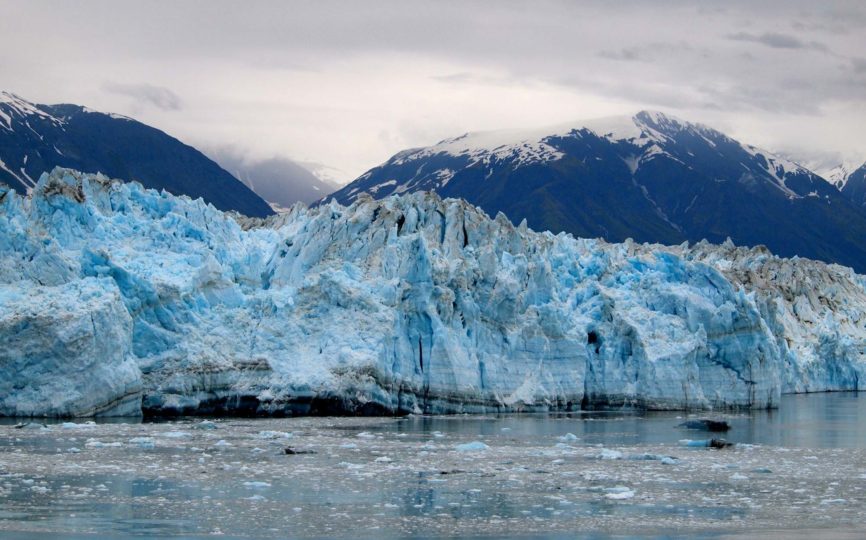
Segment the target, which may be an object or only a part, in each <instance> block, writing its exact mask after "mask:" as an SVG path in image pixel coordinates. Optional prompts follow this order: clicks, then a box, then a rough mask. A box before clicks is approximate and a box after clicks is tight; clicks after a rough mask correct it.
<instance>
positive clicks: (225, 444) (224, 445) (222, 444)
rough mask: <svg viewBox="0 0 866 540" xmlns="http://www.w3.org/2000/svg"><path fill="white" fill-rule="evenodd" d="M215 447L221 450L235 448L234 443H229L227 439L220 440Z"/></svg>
mask: <svg viewBox="0 0 866 540" xmlns="http://www.w3.org/2000/svg"><path fill="white" fill-rule="evenodd" d="M213 445H214V446H216V447H219V448H227V447H229V446H234V445H233V444H232V443H230V442H228V441H227V440H225V439H220V440H218V441H217V442H215V443H214V444H213Z"/></svg>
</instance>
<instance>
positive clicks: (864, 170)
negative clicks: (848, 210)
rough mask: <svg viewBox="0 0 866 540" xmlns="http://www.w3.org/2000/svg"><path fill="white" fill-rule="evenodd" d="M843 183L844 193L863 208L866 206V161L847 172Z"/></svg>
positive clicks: (842, 189)
mask: <svg viewBox="0 0 866 540" xmlns="http://www.w3.org/2000/svg"><path fill="white" fill-rule="evenodd" d="M841 184H842V185H841V188H840V189H841V191H842V194H843V195H845V196H846V197H848V198H849V199H850V200H851V202H853V203H854V204H857V205H859V206H860V207H861V208H866V163H864V164H863V165H861V166H860V167H859V168H857V169H854V170H852V171H851V172H849V173H848V174H846V175H845V176H844V177H843V179H842V182H841Z"/></svg>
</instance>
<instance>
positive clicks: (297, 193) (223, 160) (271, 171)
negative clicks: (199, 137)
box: [210, 151, 340, 208]
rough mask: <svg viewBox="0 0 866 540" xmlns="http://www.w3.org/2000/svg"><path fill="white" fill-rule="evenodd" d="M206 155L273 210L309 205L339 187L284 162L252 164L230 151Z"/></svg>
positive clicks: (253, 162)
mask: <svg viewBox="0 0 866 540" xmlns="http://www.w3.org/2000/svg"><path fill="white" fill-rule="evenodd" d="M210 155H211V157H212V158H213V159H214V161H216V162H217V163H219V164H220V165H221V166H222V167H223V168H224V169H225V170H227V171H229V172H231V173H232V174H233V175H234V176H235V177H236V178H238V179H240V180H241V181H242V182H243V183H244V184H246V186H247V187H249V188H250V189H252V190H253V191H255V192H256V194H258V195H259V196H260V197H261V198H263V199H264V200H266V201H267V202H268V203H270V204H271V206H272V207H275V208H289V207H291V206H292V205H293V204H295V203H296V202H299V201H300V202H302V203H305V204H312V203H314V202H316V201H318V200H319V199H321V198H322V197H324V196H325V195H328V194H330V193H333V192H334V191H336V190H337V189H338V188H339V187H340V186H338V185H336V184H332V183H330V182H328V181H326V180H323V179H321V178H319V177H318V176H316V175H315V174H314V173H313V172H312V171H310V170H309V169H307V168H306V167H304V166H303V165H300V164H299V163H296V162H294V161H292V160H290V159H286V158H279V157H275V158H270V159H265V160H259V161H256V160H250V159H247V158H244V157H243V156H241V155H240V154H238V153H236V152H232V151H213V152H210Z"/></svg>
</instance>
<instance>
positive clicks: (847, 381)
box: [0, 169, 866, 416]
mask: <svg viewBox="0 0 866 540" xmlns="http://www.w3.org/2000/svg"><path fill="white" fill-rule="evenodd" d="M166 216H169V217H170V219H168V218H166ZM239 225H240V226H239ZM46 237H48V238H51V240H52V241H50V242H47V241H46ZM864 319H866V282H864V280H863V277H862V276H860V275H857V274H855V273H854V272H853V271H851V269H849V268H844V267H841V266H837V265H827V264H824V263H821V262H816V261H812V260H809V259H783V258H779V257H775V256H773V255H771V254H769V253H768V252H767V250H766V249H765V248H752V249H746V248H742V247H740V248H737V247H734V246H732V245H730V244H726V245H722V246H715V245H710V244H708V243H698V244H695V245H692V246H685V245H679V246H673V247H665V246H660V245H638V244H635V243H633V242H626V243H623V244H609V243H606V242H604V241H600V240H587V239H575V238H573V237H571V236H568V235H565V234H560V235H557V236H554V235H552V234H550V233H547V232H545V233H536V232H533V231H531V230H529V229H527V228H526V227H523V226H520V227H515V226H514V225H513V224H511V223H509V222H508V220H506V219H504V218H503V217H501V216H498V217H496V218H495V219H491V218H490V217H488V216H487V215H486V214H485V213H484V212H482V211H481V210H480V209H478V208H477V207H474V206H472V205H469V204H468V203H466V202H465V201H462V200H459V199H444V200H443V199H440V198H439V197H438V196H436V195H435V194H430V193H415V194H410V195H405V196H402V197H393V198H388V199H386V200H381V201H376V200H373V199H371V198H369V197H360V198H358V200H357V201H356V202H355V203H354V204H352V206H350V207H342V206H340V205H338V204H336V203H331V204H328V205H320V206H317V207H315V208H306V207H303V206H296V207H293V208H292V209H291V211H289V212H288V213H286V214H283V215H280V216H274V217H270V218H267V219H265V220H262V219H249V218H240V219H239V218H237V217H236V216H232V215H228V214H224V213H222V212H220V211H218V210H215V209H214V208H212V207H210V206H208V205H206V204H204V203H203V202H202V201H192V200H190V199H188V198H186V197H173V196H171V195H166V196H163V195H161V194H160V193H158V192H156V191H154V190H146V189H143V188H142V186H141V185H140V184H138V183H136V182H130V183H122V182H115V181H111V180H108V179H106V178H105V177H104V176H94V175H84V174H80V173H76V172H73V171H69V170H64V169H56V170H54V171H53V172H52V173H51V174H50V175H46V176H43V177H42V179H40V181H39V182H38V184H37V185H36V186H35V187H34V188H33V190H32V192H31V193H30V194H29V195H27V196H22V195H20V194H17V193H15V192H4V191H3V190H2V189H0V342H2V343H3V346H2V347H0V416H31V415H53V416H87V415H94V414H103V415H111V414H115V415H120V414H142V413H144V414H154V415H173V414H213V413H233V414H239V413H242V414H261V415H271V414H273V415H294V414H334V413H346V412H350V413H358V414H385V413H410V412H415V413H420V412H427V413H461V412H470V413H488V412H496V411H547V410H576V409H592V408H599V407H607V406H613V407H622V406H636V407H646V408H652V409H682V408H687V409H694V408H725V407H732V408H737V407H739V408H766V407H776V406H778V405H779V404H780V401H779V399H780V394H782V393H788V392H810V391H811V392H814V391H828V390H864V389H866V361H864V359H866V355H864V353H863V347H862V344H863V343H864V339H866V329H864V324H863V321H864Z"/></svg>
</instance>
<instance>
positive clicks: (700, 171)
mask: <svg viewBox="0 0 866 540" xmlns="http://www.w3.org/2000/svg"><path fill="white" fill-rule="evenodd" d="M523 133H527V132H523ZM528 133H529V134H528V135H526V134H523V135H522V134H521V132H518V131H510V130H506V131H499V132H481V133H468V134H464V135H461V136H459V137H454V138H450V139H445V140H443V141H440V143H437V144H436V145H433V146H430V147H425V148H421V149H415V150H409V151H403V152H400V153H398V154H396V155H395V156H394V157H392V158H391V159H389V160H388V161H386V162H385V163H384V164H382V165H380V166H378V167H375V168H373V169H371V170H369V171H367V172H366V173H364V174H363V175H361V176H360V177H359V178H358V179H357V180H355V181H354V182H352V183H350V184H349V185H347V186H345V187H344V188H343V189H341V190H339V191H337V192H335V193H334V194H332V195H331V196H329V197H327V198H325V201H327V200H330V199H335V200H337V201H338V202H340V203H341V204H348V203H351V202H352V201H353V200H354V199H355V198H356V197H357V196H358V195H359V194H360V193H361V192H364V191H366V192H368V193H370V194H371V195H372V196H373V197H375V198H382V197H385V196H388V195H391V194H394V193H397V194H400V193H406V192H414V191H435V192H437V193H439V194H440V195H441V196H443V197H462V198H465V199H466V200H468V201H469V202H470V203H472V204H476V205H478V206H480V207H482V208H483V209H484V210H485V211H487V212H488V213H490V214H496V213H497V212H503V213H505V214H506V215H507V216H508V217H509V218H510V219H511V220H512V221H513V222H515V223H517V222H520V221H521V220H522V219H527V220H528V223H529V226H530V227H531V228H533V229H536V230H545V229H546V230H551V231H553V232H559V231H565V232H570V233H572V234H574V235H576V236H583V237H590V238H592V237H603V238H605V239H606V240H609V241H622V240H625V239H626V238H633V239H635V240H637V241H641V242H660V243H666V244H678V243H681V242H683V241H690V242H696V241H700V240H702V239H707V240H709V241H710V242H714V243H721V242H723V241H725V239H726V238H728V237H730V238H732V239H733V240H734V242H735V243H736V244H737V245H745V246H756V245H761V244H765V245H767V246H768V247H770V249H772V250H773V251H774V252H775V253H778V254H780V255H782V256H793V255H800V256H804V257H810V258H815V259H820V260H825V261H829V262H839V263H841V264H845V265H848V266H853V267H855V268H857V269H858V270H860V271H864V270H866V212H864V211H863V210H862V209H861V208H859V207H858V206H856V205H854V204H852V203H851V201H849V200H848V199H847V198H846V197H845V196H843V195H842V194H840V193H839V191H838V190H836V189H835V188H834V187H833V186H831V185H830V184H829V183H828V182H826V181H825V180H824V179H822V178H821V177H819V176H817V175H816V174H814V173H813V172H811V171H809V170H808V169H806V168H805V167H802V166H801V165H798V164H797V163H795V162H793V161H791V160H789V159H786V158H784V157H781V156H778V155H775V154H772V153H771V152H768V151H766V150H763V149H761V148H758V147H755V146H752V145H748V144H743V143H740V142H738V141H736V140H735V139H733V138H731V137H729V136H727V135H725V134H724V133H722V132H720V131H718V130H715V129H713V128H711V127H709V126H706V125H703V124H698V123H692V122H687V121H683V120H680V119H678V118H676V117H673V116H670V115H666V114H664V113H660V112H657V111H640V112H638V113H637V114H635V115H633V116H631V117H627V116H620V117H607V118H602V119H596V120H590V121H586V122H572V123H570V124H561V125H560V126H559V127H554V128H545V129H543V130H532V131H531V132H528ZM509 137H510V142H509Z"/></svg>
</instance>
